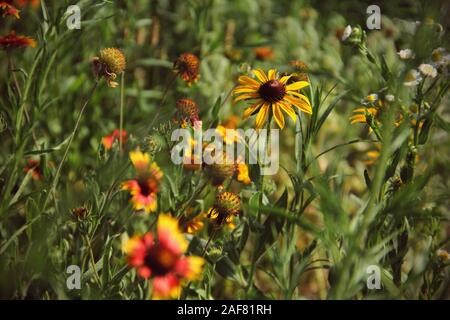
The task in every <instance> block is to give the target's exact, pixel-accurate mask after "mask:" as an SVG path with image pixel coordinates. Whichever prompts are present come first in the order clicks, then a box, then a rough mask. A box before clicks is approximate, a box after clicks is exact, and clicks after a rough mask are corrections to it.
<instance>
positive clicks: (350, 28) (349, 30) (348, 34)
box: [341, 25, 352, 41]
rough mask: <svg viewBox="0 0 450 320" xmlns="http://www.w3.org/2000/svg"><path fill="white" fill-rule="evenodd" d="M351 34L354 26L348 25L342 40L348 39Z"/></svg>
mask: <svg viewBox="0 0 450 320" xmlns="http://www.w3.org/2000/svg"><path fill="white" fill-rule="evenodd" d="M351 34H352V26H351V25H348V26H346V27H345V29H344V33H343V34H342V37H341V40H342V41H345V40H347V39H348V38H349V37H350V35H351Z"/></svg>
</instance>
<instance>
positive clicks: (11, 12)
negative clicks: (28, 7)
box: [0, 1, 20, 19]
mask: <svg viewBox="0 0 450 320" xmlns="http://www.w3.org/2000/svg"><path fill="white" fill-rule="evenodd" d="M0 10H1V11H3V14H2V16H3V17H6V16H13V17H16V19H20V16H19V12H20V10H18V9H17V8H16V7H14V6H13V5H12V4H10V3H8V2H6V1H0Z"/></svg>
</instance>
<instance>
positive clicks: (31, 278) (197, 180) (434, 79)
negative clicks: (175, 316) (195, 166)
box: [0, 0, 450, 299]
mask: <svg viewBox="0 0 450 320" xmlns="http://www.w3.org/2000/svg"><path fill="white" fill-rule="evenodd" d="M369 2H370V1H369ZM73 4H76V5H78V6H79V8H80V9H81V11H80V12H81V29H79V30H77V29H73V30H72V29H69V28H68V27H67V24H66V22H67V18H68V16H69V15H68V14H67V13H66V10H67V8H68V6H69V5H73ZM366 8H367V5H366V4H364V3H362V2H361V3H353V4H352V3H343V1H326V2H324V3H317V4H316V3H315V2H314V4H313V3H312V2H311V1H302V0H298V1H270V0H261V1H259V0H245V1H241V0H236V1H225V0H190V1H178V0H177V1H145V0H130V1H106V0H104V1H100V0H99V1H92V0H81V1H44V0H41V1H39V5H38V6H27V7H23V8H22V10H21V12H20V19H15V18H13V17H8V16H7V17H0V19H1V26H0V37H1V36H4V35H5V34H7V33H9V32H10V31H11V30H15V31H16V33H17V34H24V35H28V36H30V37H33V38H34V39H35V40H36V42H37V45H36V47H35V48H32V47H27V48H17V49H14V50H12V49H10V48H9V49H5V50H1V51H0V59H1V60H2V61H3V62H4V63H2V65H1V67H0V75H1V77H0V88H1V94H0V139H1V141H2V142H1V146H0V297H1V298H4V299H78V298H81V299H145V298H148V297H149V294H151V291H152V281H148V280H146V279H143V278H142V277H140V276H139V275H138V274H137V272H136V270H135V269H134V268H132V267H131V266H130V265H129V264H128V261H127V257H126V252H125V251H126V250H125V249H124V245H123V244H124V243H125V242H126V239H128V238H131V237H132V236H133V235H135V234H144V233H145V232H148V231H152V232H155V226H156V224H157V220H158V216H159V215H160V214H161V213H170V214H171V215H172V216H173V217H176V218H178V219H180V221H184V222H186V219H187V220H189V218H192V216H195V215H200V214H201V213H206V212H208V210H209V208H210V207H211V206H213V204H214V201H215V197H216V195H217V194H218V193H219V192H220V190H221V189H220V188H224V189H226V190H227V191H230V192H233V193H235V194H238V195H239V197H240V202H241V214H240V215H239V217H236V218H235V219H234V224H235V228H233V229H231V228H227V227H226V226H221V227H220V228H217V227H216V226H214V223H213V221H211V219H208V218H207V217H204V219H203V221H202V223H203V228H201V229H200V230H199V231H197V232H195V233H191V234H186V239H187V240H188V241H189V247H188V248H187V254H188V255H197V256H203V257H204V259H205V265H204V267H203V272H202V277H201V278H200V279H198V280H196V281H193V282H188V283H183V288H182V291H181V292H180V294H179V298H188V299H231V298H248V299H301V298H312V299H326V298H328V299H368V298H389V299H391V298H394V299H396V298H398V299H401V298H408V299H447V298H448V297H449V294H450V291H449V288H450V286H449V271H448V268H447V267H448V253H447V251H446V250H449V239H450V238H449V224H448V219H449V208H450V201H449V200H450V197H449V195H450V193H449V191H448V190H449V188H450V185H449V183H450V181H449V177H450V170H449V165H450V153H449V150H450V148H449V147H450V139H449V136H448V132H449V131H450V113H449V109H448V102H449V98H448V89H449V86H450V81H449V72H450V69H449V61H448V57H449V56H448V52H449V50H450V46H449V43H448V33H447V31H448V25H446V23H448V21H445V20H444V19H445V18H446V17H447V16H448V14H449V12H448V10H449V8H448V5H447V6H446V5H445V1H443V2H442V3H439V2H436V3H435V4H433V6H432V5H431V4H428V3H426V2H424V1H423V2H420V1H405V2H404V3H402V6H400V5H396V4H393V3H390V4H385V5H384V6H381V11H382V14H383V16H382V27H381V29H380V30H365V31H364V29H365V28H361V27H359V26H358V25H361V26H365V21H366V18H367V15H366ZM347 25H351V26H352V29H348V28H346V26H347ZM350 30H351V34H350V35H348V31H350ZM346 33H347V34H346ZM347 36H348V37H347ZM342 39H344V40H342ZM109 47H116V48H119V49H120V50H121V51H122V52H123V54H124V56H125V58H126V62H127V63H126V68H125V72H124V73H122V74H121V75H118V77H117V78H116V79H115V81H116V82H118V86H117V87H116V88H111V87H109V86H108V85H107V83H106V81H105V79H104V78H102V77H100V78H98V75H99V74H98V72H97V74H95V72H93V67H92V61H93V60H92V59H93V58H94V57H98V56H99V52H100V50H102V49H103V48H109ZM404 49H410V50H411V52H413V54H412V55H411V56H410V57H408V58H404V57H402V55H400V54H398V52H399V51H400V50H404ZM185 52H188V53H192V54H194V55H196V56H197V57H199V59H200V78H199V79H198V81H197V82H195V83H192V85H188V84H187V83H185V81H183V79H181V78H180V77H177V74H176V73H175V71H174V66H173V61H174V60H175V59H177V57H178V56H179V55H180V54H182V53H185ZM405 54H406V53H405ZM445 59H447V60H445ZM292 61H296V62H297V63H292ZM299 61H301V62H303V63H304V64H300V63H299ZM424 65H427V66H430V67H432V69H431V70H425V69H424ZM255 68H260V69H263V70H265V71H268V70H269V69H277V70H278V71H279V72H280V73H282V74H291V73H296V75H297V76H300V77H305V78H306V79H307V80H308V81H309V83H310V85H309V87H307V88H305V89H302V93H304V94H305V95H306V96H308V98H309V101H310V102H311V107H312V114H311V115H307V114H305V113H302V112H298V114H297V122H296V123H295V124H294V122H293V121H291V120H290V118H286V126H285V127H284V129H283V130H281V131H280V170H279V171H278V173H277V174H275V175H273V176H262V175H261V174H260V168H259V166H258V165H249V171H250V179H251V181H252V182H251V183H250V184H242V183H239V182H237V181H234V179H227V180H226V181H225V182H224V183H223V185H222V186H221V187H220V188H219V189H218V188H217V187H216V186H214V185H213V184H212V183H211V179H210V177H209V176H208V174H207V173H204V172H203V171H204V170H197V171H189V170H186V168H183V166H182V165H175V164H173V162H172V161H171V158H170V155H171V149H172V147H173V144H174V142H172V141H171V133H172V131H173V130H174V129H175V128H177V127H179V125H180V124H179V122H175V121H174V120H173V117H174V116H175V115H176V114H177V108H176V101H177V100H179V99H180V98H189V99H192V100H194V101H196V103H197V104H198V106H199V110H200V111H199V118H200V119H201V121H202V123H203V129H208V128H215V127H217V126H218V125H220V124H225V123H229V122H230V121H237V126H238V127H239V128H254V126H255V122H254V121H255V120H254V117H251V118H249V119H243V118H242V114H243V111H244V108H245V107H244V105H246V104H247V103H246V102H243V101H241V102H238V103H233V99H232V97H231V91H232V89H233V88H234V87H235V86H236V84H237V79H238V76H240V75H243V74H248V75H250V76H252V73H251V72H250V70H252V69H255ZM411 70H417V74H416V73H411ZM433 71H436V74H433ZM355 109H356V112H355ZM358 109H359V111H358ZM352 119H353V120H357V121H353V122H356V123H354V124H351V122H352V121H351V120H352ZM269 123H270V122H269ZM120 128H122V129H123V130H126V132H127V137H126V139H125V140H123V141H122V138H120V139H119V138H118V139H117V141H115V142H114V143H113V144H112V147H111V148H110V149H109V148H105V145H104V144H102V138H103V137H105V136H108V135H110V134H111V133H112V132H113V130H115V129H120ZM272 128H276V125H275V123H274V122H273V121H272ZM120 142H122V144H121V143H120ZM137 149H139V150H142V151H144V152H146V153H147V154H149V155H150V157H151V160H152V161H154V162H156V163H157V164H158V166H159V167H160V168H161V171H162V172H163V174H164V175H163V178H162V179H161V181H160V185H159V190H158V193H157V210H155V212H151V213H149V214H143V213H142V212H136V210H134V208H133V205H132V203H130V201H129V200H130V196H129V194H128V193H127V192H126V191H124V190H121V184H122V183H123V182H124V181H126V180H128V179H131V178H132V177H133V175H134V174H135V171H134V169H133V166H132V165H131V162H130V160H129V157H128V153H129V152H130V151H134V150H137ZM70 265H76V266H79V267H80V269H81V288H80V289H72V290H71V289H70V288H68V287H67V278H68V277H69V276H70V274H68V273H67V267H68V266H70ZM370 266H377V267H378V268H379V270H380V276H381V288H380V289H369V288H368V287H367V279H368V276H370V275H371V273H368V267H370Z"/></svg>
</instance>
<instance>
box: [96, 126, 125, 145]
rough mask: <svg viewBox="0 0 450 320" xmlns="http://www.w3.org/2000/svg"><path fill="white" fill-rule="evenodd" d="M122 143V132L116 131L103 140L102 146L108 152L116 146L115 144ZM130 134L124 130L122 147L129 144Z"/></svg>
mask: <svg viewBox="0 0 450 320" xmlns="http://www.w3.org/2000/svg"><path fill="white" fill-rule="evenodd" d="M116 141H117V142H118V141H120V130H119V129H115V130H114V131H113V132H112V133H111V134H110V135H107V136H104V137H103V138H102V144H103V146H104V147H105V149H106V150H110V149H111V148H112V146H113V144H114V142H116ZM127 141H128V134H127V132H126V131H125V130H122V146H123V145H124V144H125V143H127Z"/></svg>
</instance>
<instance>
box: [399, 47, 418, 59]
mask: <svg viewBox="0 0 450 320" xmlns="http://www.w3.org/2000/svg"><path fill="white" fill-rule="evenodd" d="M397 54H398V56H399V57H400V59H402V60H408V59H413V58H414V57H415V54H414V52H413V51H412V50H411V49H403V50H400V51H399V52H397Z"/></svg>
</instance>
